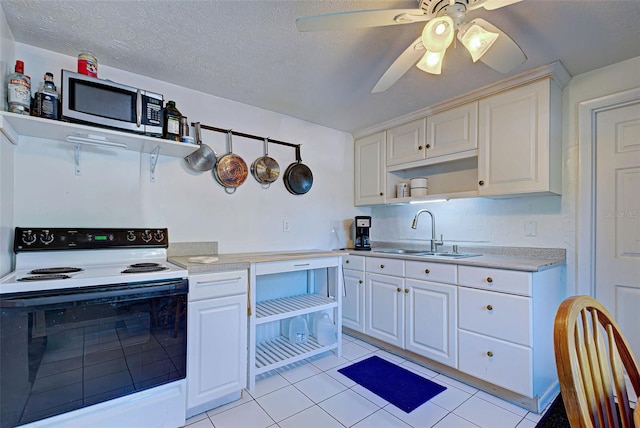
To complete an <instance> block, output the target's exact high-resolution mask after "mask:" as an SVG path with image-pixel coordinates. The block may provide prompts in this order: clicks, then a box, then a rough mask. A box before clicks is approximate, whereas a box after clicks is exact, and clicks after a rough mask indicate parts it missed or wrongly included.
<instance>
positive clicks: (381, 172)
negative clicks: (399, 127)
mask: <svg viewBox="0 0 640 428" xmlns="http://www.w3.org/2000/svg"><path fill="white" fill-rule="evenodd" d="M385 135H386V133H385V132H384V131H382V132H378V133H377V134H373V135H370V136H368V137H364V138H362V139H360V140H356V141H355V142H354V149H355V166H354V172H355V177H354V184H355V195H354V196H355V198H354V199H355V205H356V206H359V205H375V204H384V202H385V194H384V189H385V186H386V174H385V152H384V150H385Z"/></svg>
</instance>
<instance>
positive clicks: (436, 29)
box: [422, 15, 455, 52]
mask: <svg viewBox="0 0 640 428" xmlns="http://www.w3.org/2000/svg"><path fill="white" fill-rule="evenodd" d="M454 32H455V27H454V24H453V20H452V19H451V18H450V17H448V16H446V15H445V16H439V17H437V18H434V19H432V20H431V21H429V22H428V23H427V25H425V26H424V29H423V30H422V44H423V45H424V46H425V48H426V49H427V50H430V51H432V52H443V51H444V50H445V49H447V48H448V47H449V45H450V44H451V42H452V41H453V33H454Z"/></svg>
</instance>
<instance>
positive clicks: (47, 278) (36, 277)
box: [18, 274, 71, 281]
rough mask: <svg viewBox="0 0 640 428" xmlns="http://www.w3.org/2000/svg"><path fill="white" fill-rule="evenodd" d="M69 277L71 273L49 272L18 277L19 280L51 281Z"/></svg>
mask: <svg viewBox="0 0 640 428" xmlns="http://www.w3.org/2000/svg"><path fill="white" fill-rule="evenodd" d="M69 278H71V277H70V276H69V275H57V274H47V275H34V276H25V277H24V278H20V279H18V281H51V280H54V279H69Z"/></svg>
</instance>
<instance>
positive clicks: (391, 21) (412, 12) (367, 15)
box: [296, 9, 428, 31]
mask: <svg viewBox="0 0 640 428" xmlns="http://www.w3.org/2000/svg"><path fill="white" fill-rule="evenodd" d="M427 19H428V18H427V17H426V16H425V14H424V12H423V11H422V9H373V10H356V11H352V12H338V13H330V14H327V15H315V16H306V17H302V18H298V19H296V27H297V28H298V31H323V30H349V29H352V28H369V27H384V26H386V25H397V24H410V23H412V22H419V21H426V20H427Z"/></svg>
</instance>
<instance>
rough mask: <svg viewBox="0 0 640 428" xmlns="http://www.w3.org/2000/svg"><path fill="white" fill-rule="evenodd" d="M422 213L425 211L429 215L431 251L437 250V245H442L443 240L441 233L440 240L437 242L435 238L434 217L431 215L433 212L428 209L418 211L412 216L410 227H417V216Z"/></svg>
mask: <svg viewBox="0 0 640 428" xmlns="http://www.w3.org/2000/svg"><path fill="white" fill-rule="evenodd" d="M422 213H427V214H429V215H430V216H431V251H432V252H434V253H435V252H437V251H438V245H442V244H443V242H442V235H440V242H438V240H437V239H436V218H435V216H434V215H433V213H432V212H431V211H429V210H420V211H418V212H417V213H416V216H415V217H414V218H413V223H411V229H417V228H418V217H419V216H420V214H422Z"/></svg>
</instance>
